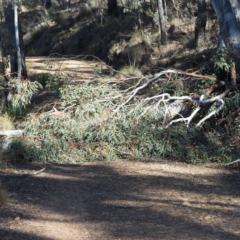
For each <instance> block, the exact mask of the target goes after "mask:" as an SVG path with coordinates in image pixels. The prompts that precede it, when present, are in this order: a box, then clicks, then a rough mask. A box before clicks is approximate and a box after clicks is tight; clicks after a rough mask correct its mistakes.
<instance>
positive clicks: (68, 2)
mask: <svg viewBox="0 0 240 240" xmlns="http://www.w3.org/2000/svg"><path fill="white" fill-rule="evenodd" d="M70 7H71V0H67V9H69V8H70Z"/></svg>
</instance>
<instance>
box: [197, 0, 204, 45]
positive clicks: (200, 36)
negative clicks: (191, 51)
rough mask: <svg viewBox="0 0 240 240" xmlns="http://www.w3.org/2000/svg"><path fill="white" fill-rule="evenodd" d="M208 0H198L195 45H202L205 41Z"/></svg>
mask: <svg viewBox="0 0 240 240" xmlns="http://www.w3.org/2000/svg"><path fill="white" fill-rule="evenodd" d="M206 12H207V9H206V1H205V0H198V15H197V19H196V25H195V46H196V47H201V46H202V45H203V44H204V42H205V29H206V22H207V17H206Z"/></svg>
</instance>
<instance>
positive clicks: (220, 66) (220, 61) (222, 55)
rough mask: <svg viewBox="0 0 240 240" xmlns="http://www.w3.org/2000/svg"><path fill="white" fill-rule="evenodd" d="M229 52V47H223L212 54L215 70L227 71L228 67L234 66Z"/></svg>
mask: <svg viewBox="0 0 240 240" xmlns="http://www.w3.org/2000/svg"><path fill="white" fill-rule="evenodd" d="M230 53H231V49H228V48H225V49H222V50H220V51H219V52H218V53H217V54H215V55H214V57H213V62H214V67H215V69H216V70H224V71H226V72H229V70H230V67H232V66H234V61H233V58H232V57H231V54H230Z"/></svg>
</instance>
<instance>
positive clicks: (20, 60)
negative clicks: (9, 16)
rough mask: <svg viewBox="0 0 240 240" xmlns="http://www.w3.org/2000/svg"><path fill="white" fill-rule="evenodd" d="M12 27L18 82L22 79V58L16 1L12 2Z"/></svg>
mask: <svg viewBox="0 0 240 240" xmlns="http://www.w3.org/2000/svg"><path fill="white" fill-rule="evenodd" d="M14 27H15V39H16V48H17V67H18V74H17V77H18V80H19V81H21V79H22V58H21V50H20V40H19V24H18V7H17V0H14Z"/></svg>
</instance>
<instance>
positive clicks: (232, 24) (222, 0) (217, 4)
mask: <svg viewBox="0 0 240 240" xmlns="http://www.w3.org/2000/svg"><path fill="white" fill-rule="evenodd" d="M211 3H212V5H213V8H214V10H215V13H216V15H217V19H218V22H219V27H220V32H219V35H218V42H219V46H218V48H219V49H220V48H222V47H233V48H238V49H240V27H239V24H238V22H237V16H239V9H240V8H239V5H240V4H239V1H237V0H231V1H230V0H211Z"/></svg>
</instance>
